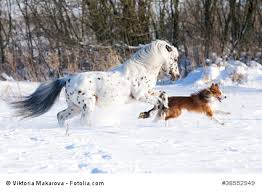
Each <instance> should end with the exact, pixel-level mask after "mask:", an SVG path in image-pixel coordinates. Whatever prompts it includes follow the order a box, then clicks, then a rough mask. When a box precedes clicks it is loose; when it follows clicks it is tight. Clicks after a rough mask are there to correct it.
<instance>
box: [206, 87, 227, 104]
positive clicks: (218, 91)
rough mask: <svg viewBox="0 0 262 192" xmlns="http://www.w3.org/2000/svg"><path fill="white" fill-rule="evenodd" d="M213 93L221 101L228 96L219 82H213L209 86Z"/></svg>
mask: <svg viewBox="0 0 262 192" xmlns="http://www.w3.org/2000/svg"><path fill="white" fill-rule="evenodd" d="M209 90H210V92H211V95H212V96H213V97H215V98H216V99H217V100H218V101H219V102H221V101H222V100H223V99H225V98H226V96H225V95H223V93H222V91H221V89H220V88H219V85H218V84H217V83H212V85H211V86H210V88H209Z"/></svg>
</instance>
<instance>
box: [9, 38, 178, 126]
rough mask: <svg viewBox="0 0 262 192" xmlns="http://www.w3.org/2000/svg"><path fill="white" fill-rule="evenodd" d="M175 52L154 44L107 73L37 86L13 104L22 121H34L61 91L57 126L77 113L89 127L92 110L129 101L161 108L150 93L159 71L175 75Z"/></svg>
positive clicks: (154, 93)
mask: <svg viewBox="0 0 262 192" xmlns="http://www.w3.org/2000/svg"><path fill="white" fill-rule="evenodd" d="M177 60H178V51H177V49H176V48H175V47H174V46H172V45H170V44H169V43H167V42H166V41H162V40H156V41H153V42H152V43H150V44H147V45H144V46H143V47H142V48H140V49H139V50H138V51H137V52H136V53H135V54H134V55H133V56H132V57H131V58H130V59H129V60H127V61H126V62H124V63H123V64H122V65H120V66H119V67H117V68H115V69H114V70H112V71H109V72H84V73H78V74H74V75H69V76H66V77H64V78H59V79H56V80H54V81H52V82H49V83H44V84H41V85H40V86H39V87H38V88H37V90H36V91H35V92H34V93H32V94H31V95H29V96H27V97H25V98H24V99H23V100H21V101H18V102H15V103H13V105H14V106H15V107H16V108H17V109H18V115H20V116H22V117H36V116H39V115H42V114H43V113H45V112H47V111H48V110H49V109H50V108H51V106H52V105H53V104H54V102H55V100H56V98H57V97H58V95H59V93H60V92H61V89H62V88H63V87H65V93H66V102H67V104H68V107H67V109H65V110H63V111H61V112H59V113H58V114H57V119H58V122H59V125H60V126H64V123H65V121H66V120H67V119H69V118H72V117H73V116H75V115H77V114H79V113H81V120H82V122H83V123H84V124H86V125H90V123H91V119H90V114H91V113H92V112H93V111H94V109H95V106H96V105H97V106H109V105H113V104H124V103H128V102H130V101H131V100H138V101H141V102H146V103H150V104H152V105H154V106H156V105H158V104H162V105H164V106H165V107H166V108H167V107H168V104H167V99H166V98H167V96H166V95H165V94H161V93H160V92H158V91H156V90H155V89H154V87H155V85H156V81H157V76H158V74H159V72H160V71H161V70H162V71H164V72H165V73H167V74H170V75H171V76H172V77H173V78H176V77H177V76H178V75H179V70H178V65H177Z"/></svg>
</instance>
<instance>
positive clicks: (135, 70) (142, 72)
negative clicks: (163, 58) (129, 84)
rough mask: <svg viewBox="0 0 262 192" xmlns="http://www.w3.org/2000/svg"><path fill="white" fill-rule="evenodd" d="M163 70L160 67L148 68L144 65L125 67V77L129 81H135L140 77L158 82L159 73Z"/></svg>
mask: <svg viewBox="0 0 262 192" xmlns="http://www.w3.org/2000/svg"><path fill="white" fill-rule="evenodd" d="M160 69H161V65H159V66H148V65H144V64H135V65H134V64H133V65H127V66H125V67H124V70H123V75H124V76H125V77H126V78H127V79H135V78H138V77H147V78H148V79H151V80H154V81H156V80H157V77H158V73H159V71H160Z"/></svg>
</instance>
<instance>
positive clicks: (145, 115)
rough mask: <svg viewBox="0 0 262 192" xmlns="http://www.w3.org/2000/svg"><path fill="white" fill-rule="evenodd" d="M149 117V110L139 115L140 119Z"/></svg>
mask: <svg viewBox="0 0 262 192" xmlns="http://www.w3.org/2000/svg"><path fill="white" fill-rule="evenodd" d="M148 117H149V113H147V112H141V113H140V114H139V116H138V119H145V118H148Z"/></svg>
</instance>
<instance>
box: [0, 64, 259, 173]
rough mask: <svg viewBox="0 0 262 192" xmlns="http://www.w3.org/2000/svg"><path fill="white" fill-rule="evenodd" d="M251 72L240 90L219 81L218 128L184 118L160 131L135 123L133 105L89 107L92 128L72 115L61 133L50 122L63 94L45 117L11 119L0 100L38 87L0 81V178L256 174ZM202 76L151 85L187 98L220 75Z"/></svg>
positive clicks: (157, 125) (255, 82)
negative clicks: (14, 175)
mask: <svg viewBox="0 0 262 192" xmlns="http://www.w3.org/2000/svg"><path fill="white" fill-rule="evenodd" d="M254 65H255V64H254ZM224 67H225V68H226V67H227V66H224ZM259 67H260V66H256V67H253V68H252V66H250V67H248V68H247V69H246V70H248V71H247V74H248V79H247V81H246V82H244V83H243V84H241V85H238V84H235V83H234V82H230V83H228V82H229V80H226V78H225V79H224V80H223V79H222V78H220V80H221V81H222V80H223V81H224V83H222V90H223V92H224V94H225V95H226V96H227V99H225V100H223V102H222V103H216V105H215V106H216V107H217V108H218V109H220V110H223V111H226V112H230V113H231V114H230V115H224V116H223V115H217V118H219V119H220V120H221V121H223V122H224V123H225V125H223V126H222V125H219V124H217V123H215V122H213V121H211V120H209V119H208V118H207V117H206V116H204V115H201V114H194V113H188V112H185V113H183V114H182V115H181V116H180V117H179V118H177V119H173V120H171V121H170V122H169V127H165V125H164V122H163V121H159V122H154V121H153V119H144V120H141V119H138V118H137V117H138V114H139V113H140V112H142V111H145V110H148V109H150V108H151V106H150V105H147V104H143V103H138V102H137V103H132V104H128V105H123V106H113V107H111V108H106V109H100V108H97V109H96V111H95V113H94V115H93V117H92V119H93V125H92V127H84V126H82V125H80V123H79V118H80V117H76V118H74V119H72V120H70V121H69V122H68V127H69V131H68V135H67V134H66V129H65V128H60V127H59V126H58V123H57V119H56V113H57V112H59V111H61V110H62V109H64V108H65V107H66V103H65V97H64V93H62V94H61V96H60V98H59V100H57V102H56V104H55V105H54V106H53V108H52V109H51V110H50V111H49V112H48V113H46V114H44V115H42V116H40V117H38V118H34V119H25V120H19V119H18V118H17V117H15V114H14V111H13V110H12V109H11V108H10V107H9V106H8V104H7V102H6V101H12V100H13V99H15V97H14V96H20V95H27V94H29V93H31V92H32V91H34V89H35V88H36V87H37V85H38V84H37V83H26V82H7V81H5V82H3V81H2V82H0V96H1V100H0V106H1V107H0V127H1V130H0V153H1V156H0V172H1V173H79V172H85V173H185V172H186V173H195V172H196V173H199V172H211V173H217V172H226V173H229V172H230V173H232V172H233V173H260V172H262V164H261V161H262V102H261V98H262V78H261V77H262V75H261V74H260V69H259ZM244 68H245V67H244ZM208 70H210V72H203V71H202V69H199V70H198V71H195V72H192V73H191V74H189V76H188V77H187V78H185V79H183V80H180V81H178V82H177V83H176V84H174V85H162V86H157V89H159V90H165V91H167V93H168V94H169V95H189V94H191V93H192V92H195V91H197V90H199V89H201V88H203V87H206V86H207V85H209V82H210V81H207V82H206V83H204V82H205V81H204V80H205V78H203V77H204V76H202V75H203V74H205V75H209V78H210V77H214V79H212V80H218V78H219V76H220V77H222V76H223V74H224V72H225V71H224V70H226V69H224V70H222V71H219V73H217V72H214V70H216V69H215V68H213V69H212V68H211V69H208ZM223 71H224V72H223ZM252 71H253V72H252ZM252 74H253V75H252ZM259 74H260V75H259ZM200 80H201V81H202V83H199V82H200Z"/></svg>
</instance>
